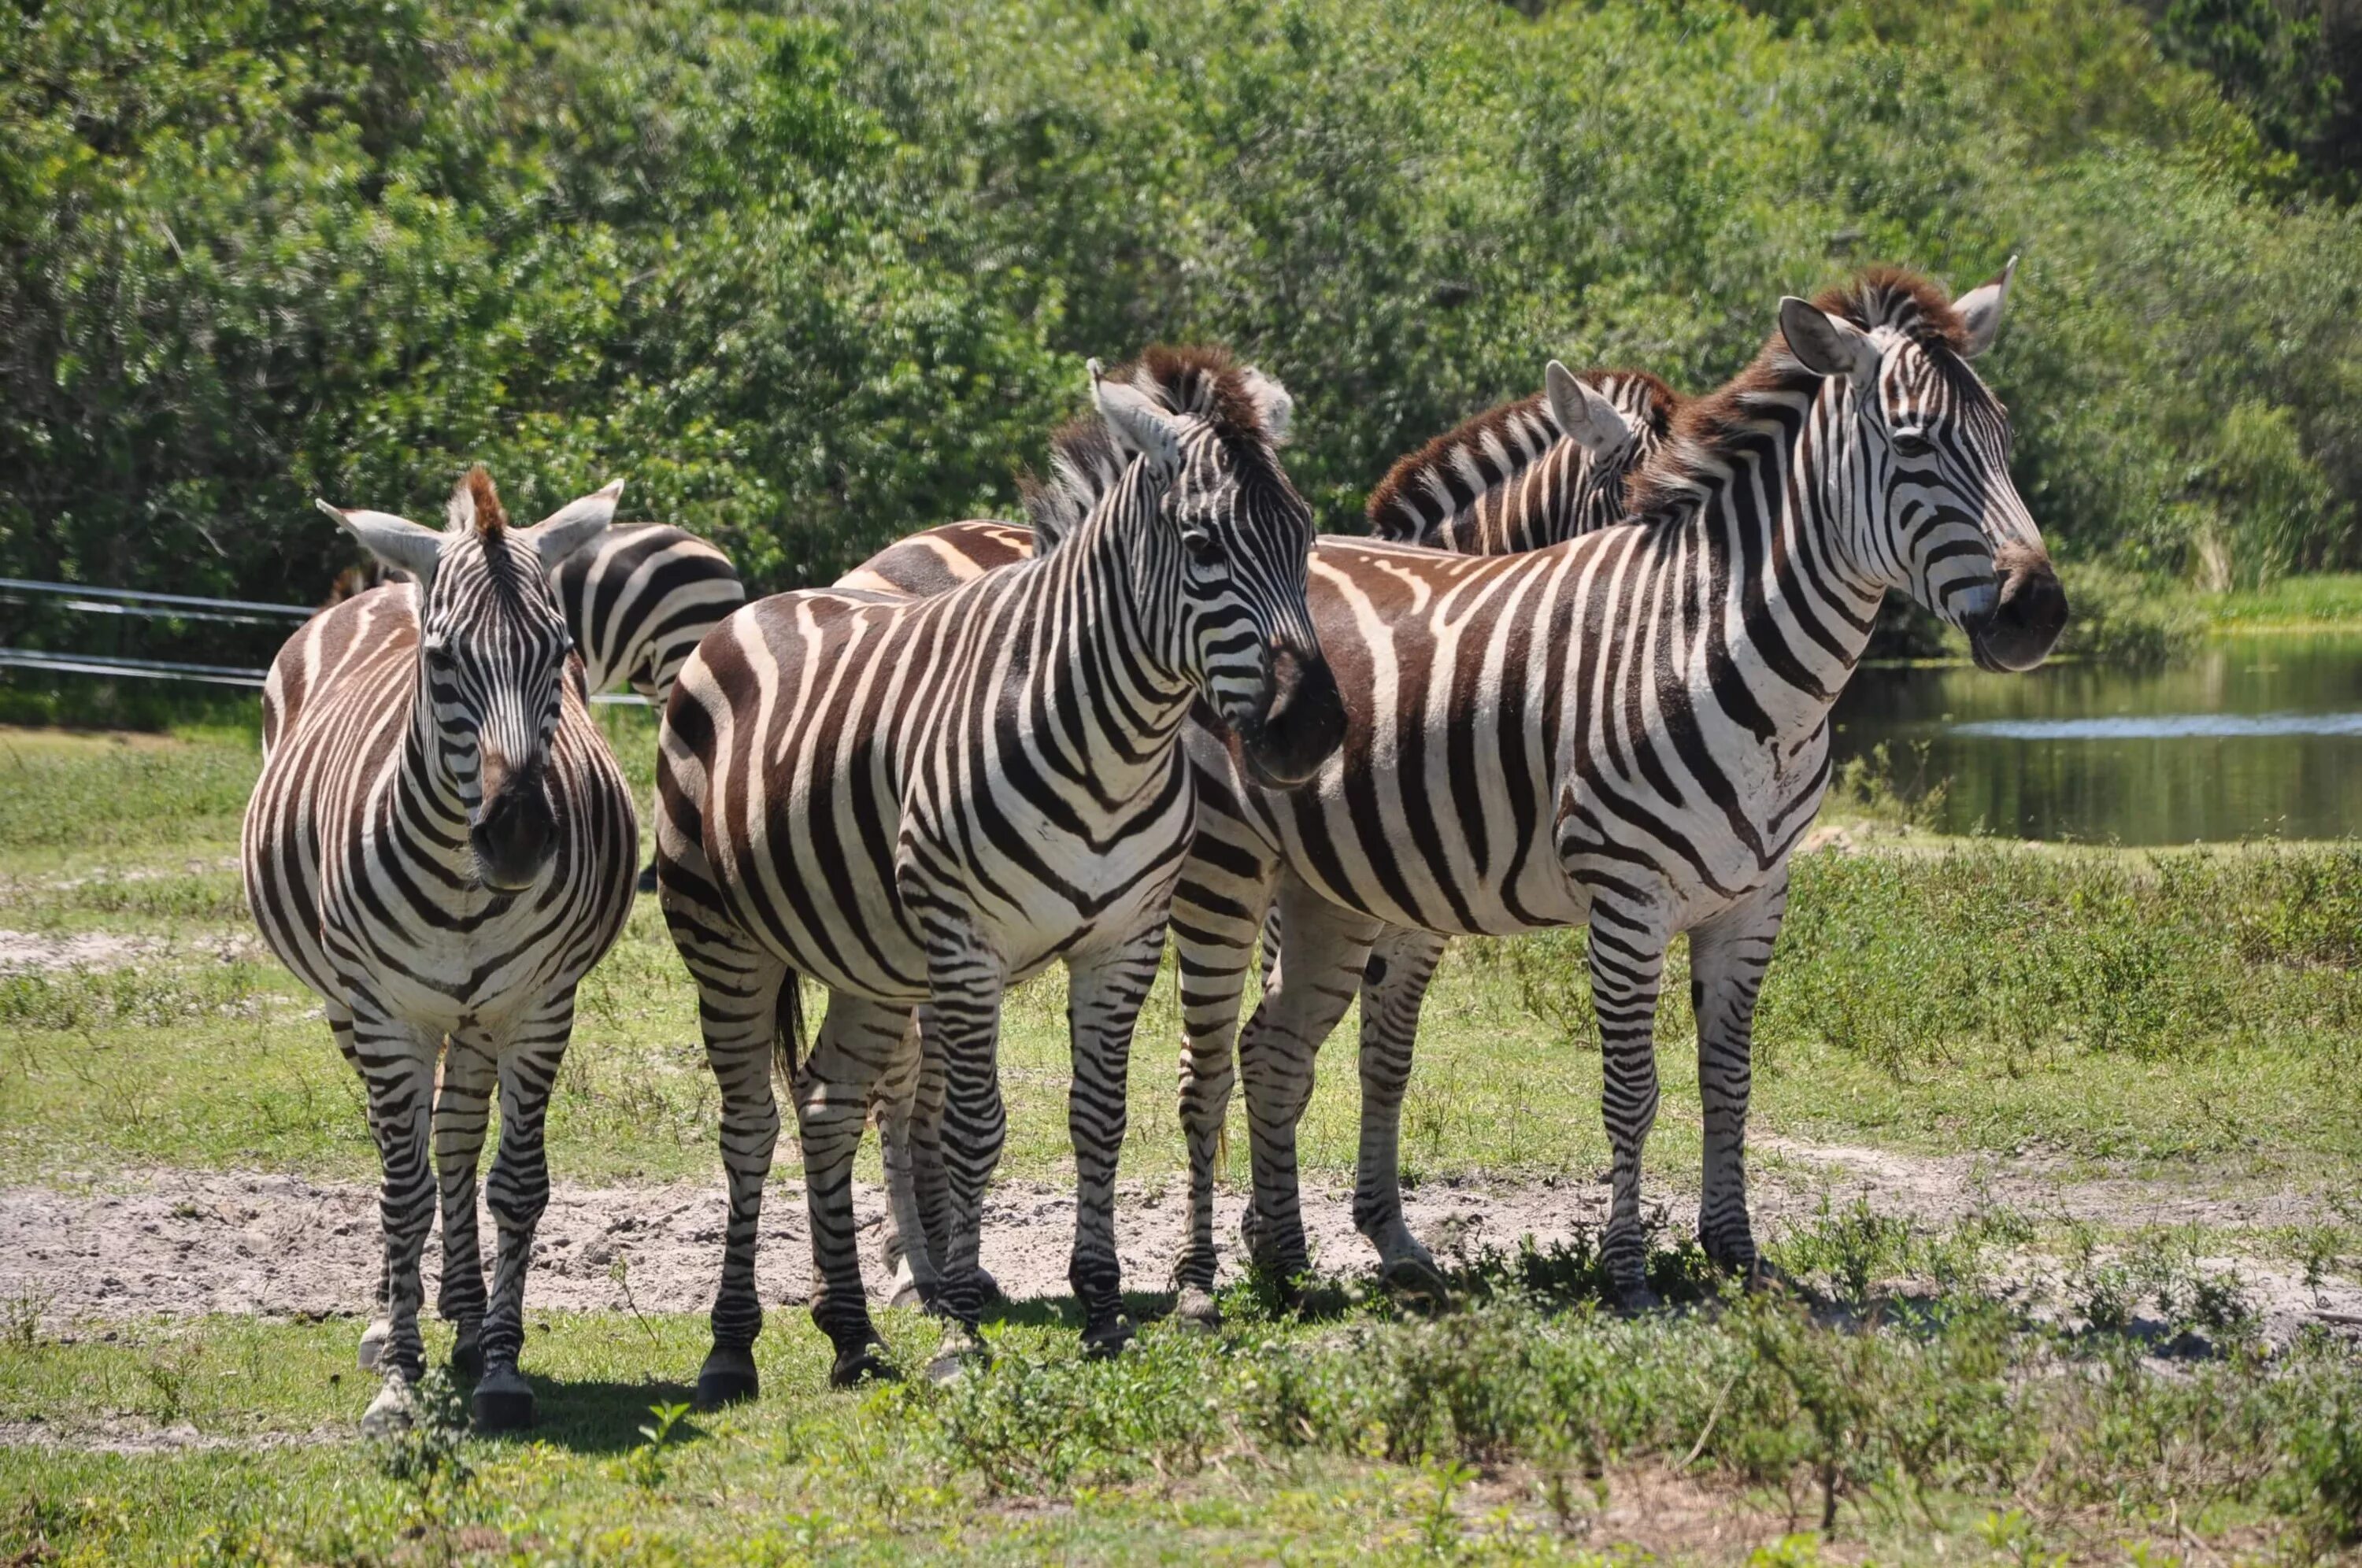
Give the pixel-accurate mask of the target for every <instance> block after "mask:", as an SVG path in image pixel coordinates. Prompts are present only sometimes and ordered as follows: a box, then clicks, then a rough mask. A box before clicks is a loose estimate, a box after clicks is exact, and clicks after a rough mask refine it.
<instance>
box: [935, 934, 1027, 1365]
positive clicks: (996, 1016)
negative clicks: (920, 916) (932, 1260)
mask: <svg viewBox="0 0 2362 1568" xmlns="http://www.w3.org/2000/svg"><path fill="white" fill-rule="evenodd" d="M928 936H929V939H930V941H929V949H928V954H927V988H928V991H929V993H930V1000H929V1002H928V1010H927V1029H928V1040H929V1044H930V1048H931V1049H933V1050H935V1051H937V1052H938V1054H939V1055H941V1057H942V1061H943V1068H944V1114H943V1130H944V1131H943V1159H944V1189H945V1193H946V1195H947V1197H948V1199H949V1202H948V1204H947V1207H948V1209H949V1211H950V1212H949V1216H948V1219H947V1227H948V1230H949V1235H948V1237H947V1238H946V1241H945V1244H944V1255H943V1256H942V1257H941V1258H939V1259H938V1260H936V1267H937V1269H938V1270H939V1271H940V1273H941V1275H942V1283H941V1285H940V1286H938V1288H937V1290H936V1311H937V1312H938V1313H939V1314H940V1315H941V1316H942V1317H943V1318H944V1342H943V1348H942V1349H941V1350H940V1351H939V1352H938V1353H936V1355H935V1357H934V1360H933V1362H932V1363H930V1364H929V1366H928V1375H930V1376H933V1377H938V1378H941V1377H946V1376H950V1375H954V1374H955V1373H956V1372H957V1371H958V1370H959V1368H960V1366H961V1365H962V1364H965V1363H966V1362H968V1361H971V1360H975V1359H977V1358H978V1357H980V1356H982V1355H983V1354H984V1353H985V1352H984V1342H983V1340H982V1339H981V1338H980V1337H979V1336H978V1335H977V1318H978V1316H979V1314H980V1313H981V1311H982V1309H983V1305H984V1290H983V1285H982V1282H981V1280H980V1279H979V1278H978V1275H979V1273H980V1272H981V1271H980V1270H978V1269H977V1241H978V1238H979V1233H980V1224H981V1213H982V1209H983V1206H984V1185H985V1182H986V1181H987V1180H988V1178H989V1177H990V1176H991V1175H992V1169H993V1167H994V1166H995V1165H998V1164H999V1162H1000V1149H1001V1145H1002V1143H1005V1142H1006V1141H1007V1139H1008V1136H1009V1116H1008V1111H1007V1109H1006V1108H1005V1107H1004V1106H1003V1105H1002V1103H1001V1099H1000V1061H999V1045H1000V999H1001V994H1002V993H1003V991H1004V990H1006V989H1007V988H1008V983H1009V982H1008V977H1007V974H1006V972H1005V971H1004V970H1003V969H1002V967H1001V963H1000V959H999V955H998V954H996V953H994V952H993V951H992V950H991V949H990V948H989V947H988V946H987V945H986V944H984V942H983V941H982V940H981V939H980V938H978V937H977V935H976V933H974V932H973V931H971V930H968V929H966V927H964V926H954V925H951V924H950V923H949V922H943V923H940V924H937V925H936V926H935V927H934V928H933V929H931V930H930V931H929V933H928Z"/></svg>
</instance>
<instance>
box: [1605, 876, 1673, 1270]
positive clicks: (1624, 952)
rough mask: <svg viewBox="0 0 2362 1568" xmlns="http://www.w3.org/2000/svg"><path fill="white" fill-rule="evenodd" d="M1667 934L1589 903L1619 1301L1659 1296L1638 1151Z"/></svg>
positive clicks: (1653, 1108)
mask: <svg viewBox="0 0 2362 1568" xmlns="http://www.w3.org/2000/svg"><path fill="white" fill-rule="evenodd" d="M1668 941H1670V938H1669V937H1668V936H1667V934H1666V933H1664V932H1663V931H1662V930H1661V928H1660V927H1659V926H1658V925H1657V923H1656V922H1653V921H1652V920H1650V919H1648V918H1646V917H1644V916H1641V915H1639V914H1635V913H1634V912H1632V911H1627V910H1624V909H1621V908H1619V907H1618V906H1617V905H1615V904H1613V903H1610V902H1608V901H1606V900H1604V899H1602V900H1595V901H1594V903H1593V905H1592V909H1591V943H1590V948H1591V995H1592V1003H1593V1006H1594V1007H1595V1009H1596V1010H1597V1011H1598V1014H1599V1052H1600V1068H1601V1084H1600V1113H1601V1117H1602V1119H1603V1120H1604V1121H1606V1127H1607V1145H1608V1150H1609V1153H1610V1161H1609V1179H1610V1182H1611V1189H1612V1190H1611V1197H1610V1199H1609V1206H1608V1214H1607V1230H1606V1234H1605V1235H1603V1236H1602V1237H1601V1239H1600V1244H1599V1252H1600V1261H1601V1262H1602V1263H1603V1264H1606V1269H1607V1278H1608V1285H1609V1287H1610V1288H1611V1289H1613V1290H1614V1291H1615V1293H1616V1297H1617V1303H1618V1305H1620V1306H1621V1307H1623V1308H1624V1309H1626V1310H1627V1311H1638V1310H1640V1309H1645V1308H1649V1307H1653V1306H1655V1305H1656V1304H1657V1297H1656V1294H1655V1293H1654V1292H1653V1291H1651V1290H1650V1288H1649V1281H1648V1263H1649V1243H1648V1236H1647V1233H1646V1232H1645V1231H1644V1230H1643V1229H1642V1227H1641V1223H1640V1151H1641V1149H1642V1147H1643V1146H1644V1145H1645V1144H1646V1143H1648V1141H1649V1129H1650V1127H1652V1126H1654V1125H1655V1124H1656V1120H1657V1045H1656V1021H1657V990H1658V987H1659V985H1660V984H1661V981H1662V980H1663V977H1664V971H1665V946H1666V944H1667V943H1668Z"/></svg>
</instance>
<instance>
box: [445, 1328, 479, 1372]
mask: <svg viewBox="0 0 2362 1568" xmlns="http://www.w3.org/2000/svg"><path fill="white" fill-rule="evenodd" d="M476 1336H477V1331H475V1330H474V1329H462V1330H460V1331H459V1337H458V1339H456V1340H454V1341H452V1342H451V1371H452V1373H453V1374H454V1375H457V1376H459V1377H464V1378H466V1379H468V1380H469V1382H473V1381H475V1380H476V1379H477V1378H480V1377H481V1376H483V1375H484V1345H483V1342H482V1341H481V1340H480V1339H478V1338H477V1337H476Z"/></svg>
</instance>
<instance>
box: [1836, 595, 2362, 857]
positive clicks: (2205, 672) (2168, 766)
mask: <svg viewBox="0 0 2362 1568" xmlns="http://www.w3.org/2000/svg"><path fill="white" fill-rule="evenodd" d="M1836 723H1837V725H1838V731H1837V735H1836V751H1837V755H1838V756H1839V757H1840V758H1843V757H1848V756H1857V755H1860V754H1864V753H1867V752H1868V751H1869V750H1870V749H1871V747H1872V746H1874V745H1877V744H1878V743H1880V742H1881V741H1884V742H1886V743H1888V747H1889V755H1890V757H1891V759H1892V760H1891V770H1892V773H1893V777H1894V779H1895V782H1896V783H1897V784H1898V785H1899V786H1900V787H1901V788H1902V789H1903V790H1904V792H1905V793H1906V794H1909V793H1914V792H1915V791H1916V790H1921V789H1924V788H1926V786H1929V785H1933V784H1935V783H1937V782H1938V781H1943V780H1948V785H1947V786H1946V792H1945V797H1944V800H1943V801H1942V803H1941V808H1940V811H1939V812H1938V813H1937V821H1936V823H1935V824H1934V825H1937V826H1938V827H1939V828H1941V829H1942V830H1943V831H1945V832H1948V833H1973V832H1984V833H1992V834H2003V835H2005V836H2009V837H2018V838H2044V839H2073V840H2077V841H2080V842H2084V843H2095V844H2127V845H2143V844H2189V843H2191V842H2194V841H2197V840H2213V841H2221V840H2235V839H2241V838H2260V837H2265V836H2278V837H2281V838H2337V837H2344V836H2346V835H2350V834H2362V633H2337V634H2332V635H2304V634H2279V635H2250V636H2226V637H2222V638H2218V639H2215V640H2213V641H2211V642H2209V643H2208V644H2207V645H2205V646H2204V647H2203V648H2202V650H2201V651H2200V652H2199V653H2198V654H2197V655H2196V656H2195V657H2191V658H2190V659H2188V660H2185V661H2183V662H2180V663H2178V664H2174V665H2170V666H2168V667H2166V668H2161V669H2147V670H2144V669H2127V668H2121V667H2117V666H2112V665H2103V664H2085V663H2067V664H2059V665H2055V666H2049V667H2046V668H2042V669H2038V670H2036V671H2034V672H2033V673H2032V674H2030V675H2018V676H2012V675H1987V674H1985V673H1983V672H1982V671H1981V670H1976V669H1971V668H1931V669H1866V670H1863V671H1862V672H1860V674H1859V675H1857V676H1856V677H1855V678H1854V680H1853V683H1852V684H1851V685H1850V686H1849V688H1848V689H1847V690H1846V693H1845V696H1844V697H1843V699H1842V700H1840V701H1839V702H1838V710H1837V715H1836ZM1922 748H1924V758H1923V750H1922Z"/></svg>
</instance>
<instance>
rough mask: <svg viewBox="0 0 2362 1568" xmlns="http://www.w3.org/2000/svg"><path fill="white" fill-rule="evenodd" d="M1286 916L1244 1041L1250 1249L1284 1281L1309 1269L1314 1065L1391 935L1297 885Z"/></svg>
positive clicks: (1282, 907) (1286, 900)
mask: <svg viewBox="0 0 2362 1568" xmlns="http://www.w3.org/2000/svg"><path fill="white" fill-rule="evenodd" d="M1278 912H1279V920H1280V927H1281V930H1282V931H1283V932H1284V933H1285V936H1284V938H1283V941H1282V945H1281V947H1280V950H1279V957H1278V961H1277V962H1276V963H1275V964H1271V963H1267V968H1266V972H1267V975H1268V979H1267V981H1266V984H1265V987H1264V995H1263V1001H1262V1004H1261V1005H1260V1006H1258V1007H1257V1008H1256V1009H1255V1010H1254V1016H1253V1018H1251V1019H1249V1020H1248V1021H1247V1026H1246V1029H1245V1031H1244V1032H1242V1033H1241V1034H1240V1036H1239V1080H1240V1082H1241V1084H1242V1086H1243V1087H1244V1088H1245V1089H1246V1100H1247V1136H1248V1144H1249V1154H1250V1155H1251V1156H1252V1163H1253V1167H1254V1201H1253V1207H1252V1208H1251V1209H1249V1210H1248V1215H1247V1220H1248V1223H1247V1224H1246V1226H1245V1230H1246V1237H1247V1250H1248V1253H1249V1255H1250V1256H1252V1257H1253V1260H1254V1263H1255V1265H1256V1266H1257V1267H1258V1268H1261V1269H1262V1270H1264V1272H1265V1273H1267V1274H1271V1275H1276V1276H1277V1277H1278V1278H1280V1279H1281V1280H1283V1281H1284V1280H1288V1279H1292V1278H1294V1277H1295V1276H1296V1275H1300V1274H1302V1273H1303V1272H1304V1271H1305V1270H1306V1268H1307V1267H1308V1265H1309V1264H1310V1261H1311V1259H1310V1255H1309V1253H1308V1249H1307V1247H1306V1245H1305V1241H1304V1207H1303V1193H1302V1191H1301V1184H1300V1181H1299V1178H1298V1176H1297V1161H1296V1127H1297V1122H1298V1121H1302V1120H1303V1117H1304V1108H1305V1107H1306V1106H1307V1105H1308V1104H1309V1103H1310V1102H1311V1099H1312V1070H1313V1064H1314V1062H1315V1061H1316V1060H1317V1059H1318V1057H1319V1051H1320V1047H1321V1045H1322V1044H1323V1043H1325V1042H1326V1041H1327V1040H1328V1038H1329V1035H1330V1031H1332V1030H1334V1029H1335V1028H1336V1027H1337V1021H1338V1020H1339V1019H1341V1018H1342V1017H1344V1016H1345V1009H1346V1008H1347V1007H1349V1006H1350V1005H1352V1000H1353V994H1354V992H1355V990H1356V989H1357V988H1359V987H1360V984H1361V978H1362V971H1363V966H1365V965H1366V963H1367V962H1368V959H1369V954H1370V944H1371V943H1373V942H1374V941H1375V940H1376V939H1377V937H1378V935H1379V933H1380V932H1381V931H1382V930H1383V929H1384V928H1383V927H1382V926H1380V925H1379V923H1378V922H1376V921H1374V920H1372V919H1370V918H1369V917H1368V916H1366V915H1361V914H1355V913H1353V912H1352V911H1347V910H1342V909H1340V908H1338V907H1337V906H1336V905H1334V904H1331V903H1330V902H1329V901H1327V900H1324V899H1322V898H1321V897H1320V896H1319V894H1317V893H1314V892H1312V891H1311V890H1310V889H1308V888H1305V887H1304V886H1303V885H1302V884H1300V883H1297V882H1295V881H1293V880H1290V881H1286V882H1283V883H1282V885H1281V887H1280V891H1279V904H1278Z"/></svg>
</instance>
